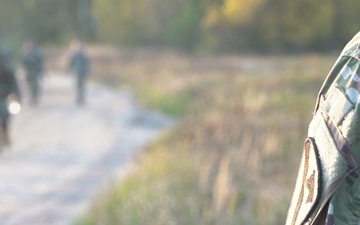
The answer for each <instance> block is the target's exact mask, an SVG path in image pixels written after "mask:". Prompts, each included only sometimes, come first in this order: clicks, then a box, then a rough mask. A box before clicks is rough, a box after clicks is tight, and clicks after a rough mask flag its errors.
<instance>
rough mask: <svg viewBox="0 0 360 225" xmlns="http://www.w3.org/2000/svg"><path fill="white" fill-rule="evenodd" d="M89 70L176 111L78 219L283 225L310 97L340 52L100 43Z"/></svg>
mask: <svg viewBox="0 0 360 225" xmlns="http://www.w3.org/2000/svg"><path fill="white" fill-rule="evenodd" d="M93 56H94V60H95V61H94V67H93V76H94V77H93V78H94V79H96V80H99V81H101V82H104V83H107V84H109V85H110V84H111V85H112V86H113V87H114V88H130V89H131V90H132V91H133V92H134V93H135V94H136V96H137V97H138V99H139V102H140V104H141V105H143V106H144V107H150V108H153V109H156V110H160V111H162V112H165V113H167V114H170V115H173V116H176V117H178V118H179V123H178V125H177V126H176V127H175V128H174V129H172V130H171V131H169V132H168V133H166V134H165V135H164V136H162V137H161V138H159V139H158V140H157V141H156V142H155V143H153V144H152V145H151V146H149V147H148V148H147V149H146V150H145V151H144V154H142V155H141V156H139V161H138V165H137V168H136V169H135V170H134V171H133V172H132V173H131V174H130V175H129V176H128V177H127V178H125V180H123V181H122V182H119V183H117V182H115V184H114V186H113V187H111V188H110V189H109V190H106V191H104V194H103V195H101V196H99V198H98V199H97V200H96V201H94V203H93V205H92V207H91V209H90V212H89V213H88V215H86V216H84V217H83V218H82V219H80V220H79V222H78V223H77V224H78V225H95V224H96V225H100V224H101V225H120V224H124V225H144V224H146V225H172V224H174V225H190V224H194V225H235V224H246V225H260V224H264V225H279V224H283V223H284V220H285V216H286V212H287V207H288V204H289V200H290V197H291V193H292V189H293V186H294V182H295V176H296V173H297V168H298V165H299V162H300V155H301V152H302V146H303V141H304V139H305V137H306V133H307V126H308V123H309V122H310V120H311V117H312V110H313V107H314V104H315V100H316V95H317V92H318V90H319V89H320V86H321V84H322V82H323V80H324V79H325V76H326V75H327V73H328V72H329V70H330V69H331V66H332V64H333V63H334V62H335V59H336V56H335V55H330V56H320V55H303V56H273V57H270V56H217V57H214V56H189V55H181V54H176V53H158V52H137V53H134V52H133V53H120V52H116V51H112V52H111V53H109V52H107V51H104V52H102V53H101V54H94V55H93Z"/></svg>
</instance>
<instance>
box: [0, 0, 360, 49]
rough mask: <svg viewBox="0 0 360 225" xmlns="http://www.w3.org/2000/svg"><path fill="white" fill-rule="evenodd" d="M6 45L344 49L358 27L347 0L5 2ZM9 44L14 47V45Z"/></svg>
mask: <svg viewBox="0 0 360 225" xmlns="http://www.w3.org/2000/svg"><path fill="white" fill-rule="evenodd" d="M1 4H2V5H1V9H0V12H1V13H0V41H2V42H3V43H4V44H6V45H7V44H8V41H11V42H14V40H16V42H18V43H21V42H23V41H24V40H26V39H34V40H35V41H38V42H39V43H42V44H44V43H63V42H64V41H68V40H69V39H71V38H73V37H80V38H82V39H85V40H88V41H98V42H102V43H104V42H106V43H112V44H117V45H125V46H132V47H138V46H156V47H170V48H177V49H182V50H187V51H189V50H191V51H205V52H206V51H207V52H211V51H214V52H216V51H228V52H229V51H232V52H239V51H262V52H298V51H320V50H321V51H324V50H334V49H336V50H338V48H339V47H342V46H343V45H344V43H345V42H347V41H348V40H349V39H350V37H351V36H353V35H354V34H355V33H356V32H357V31H358V29H359V26H360V15H359V13H358V11H359V10H358V9H359V7H360V2H359V1H356V0H344V1H342V2H341V3H339V2H338V1H335V0H332V1H327V0H319V1H311V0H303V1H282V0H252V1H248V0H215V1H214V0H200V1H199V0H172V1H168V0H151V1H149V0H62V1H58V0H47V1H43V0H18V1H11V0H3V1H2V3H1ZM10 44H11V43H10Z"/></svg>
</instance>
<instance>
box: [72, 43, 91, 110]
mask: <svg viewBox="0 0 360 225" xmlns="http://www.w3.org/2000/svg"><path fill="white" fill-rule="evenodd" d="M70 50H71V56H70V62H69V67H70V70H71V71H72V72H73V73H74V75H75V76H76V103H77V104H78V105H83V104H85V91H86V90H85V88H86V87H85V86H86V80H87V76H88V74H89V70H90V59H89V57H88V56H87V55H86V53H85V51H84V48H83V45H82V43H81V42H80V41H79V40H73V41H72V42H71V43H70Z"/></svg>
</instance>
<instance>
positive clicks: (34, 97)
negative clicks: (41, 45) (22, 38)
mask: <svg viewBox="0 0 360 225" xmlns="http://www.w3.org/2000/svg"><path fill="white" fill-rule="evenodd" d="M22 63H23V66H24V69H25V72H26V81H27V84H28V88H29V91H30V104H31V105H36V104H37V103H38V102H39V95H40V80H41V78H42V75H43V67H44V57H43V55H42V53H41V51H40V50H39V49H38V48H37V47H36V46H35V44H34V43H33V42H26V43H25V44H24V46H23V55H22Z"/></svg>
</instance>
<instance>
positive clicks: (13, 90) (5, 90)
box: [0, 50, 20, 147]
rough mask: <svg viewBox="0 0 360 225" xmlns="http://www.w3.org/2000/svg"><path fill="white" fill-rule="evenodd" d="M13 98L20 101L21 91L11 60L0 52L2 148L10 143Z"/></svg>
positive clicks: (0, 132)
mask: <svg viewBox="0 0 360 225" xmlns="http://www.w3.org/2000/svg"><path fill="white" fill-rule="evenodd" d="M11 98H12V99H14V98H15V99H17V101H20V90H19V86H18V83H17V81H16V78H15V73H14V70H13V69H12V67H11V63H10V60H9V58H8V56H7V55H6V54H5V52H4V51H3V50H0V147H1V146H3V145H8V144H9V143H10V140H9V120H10V112H9V109H8V104H9V100H10V99H11Z"/></svg>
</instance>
